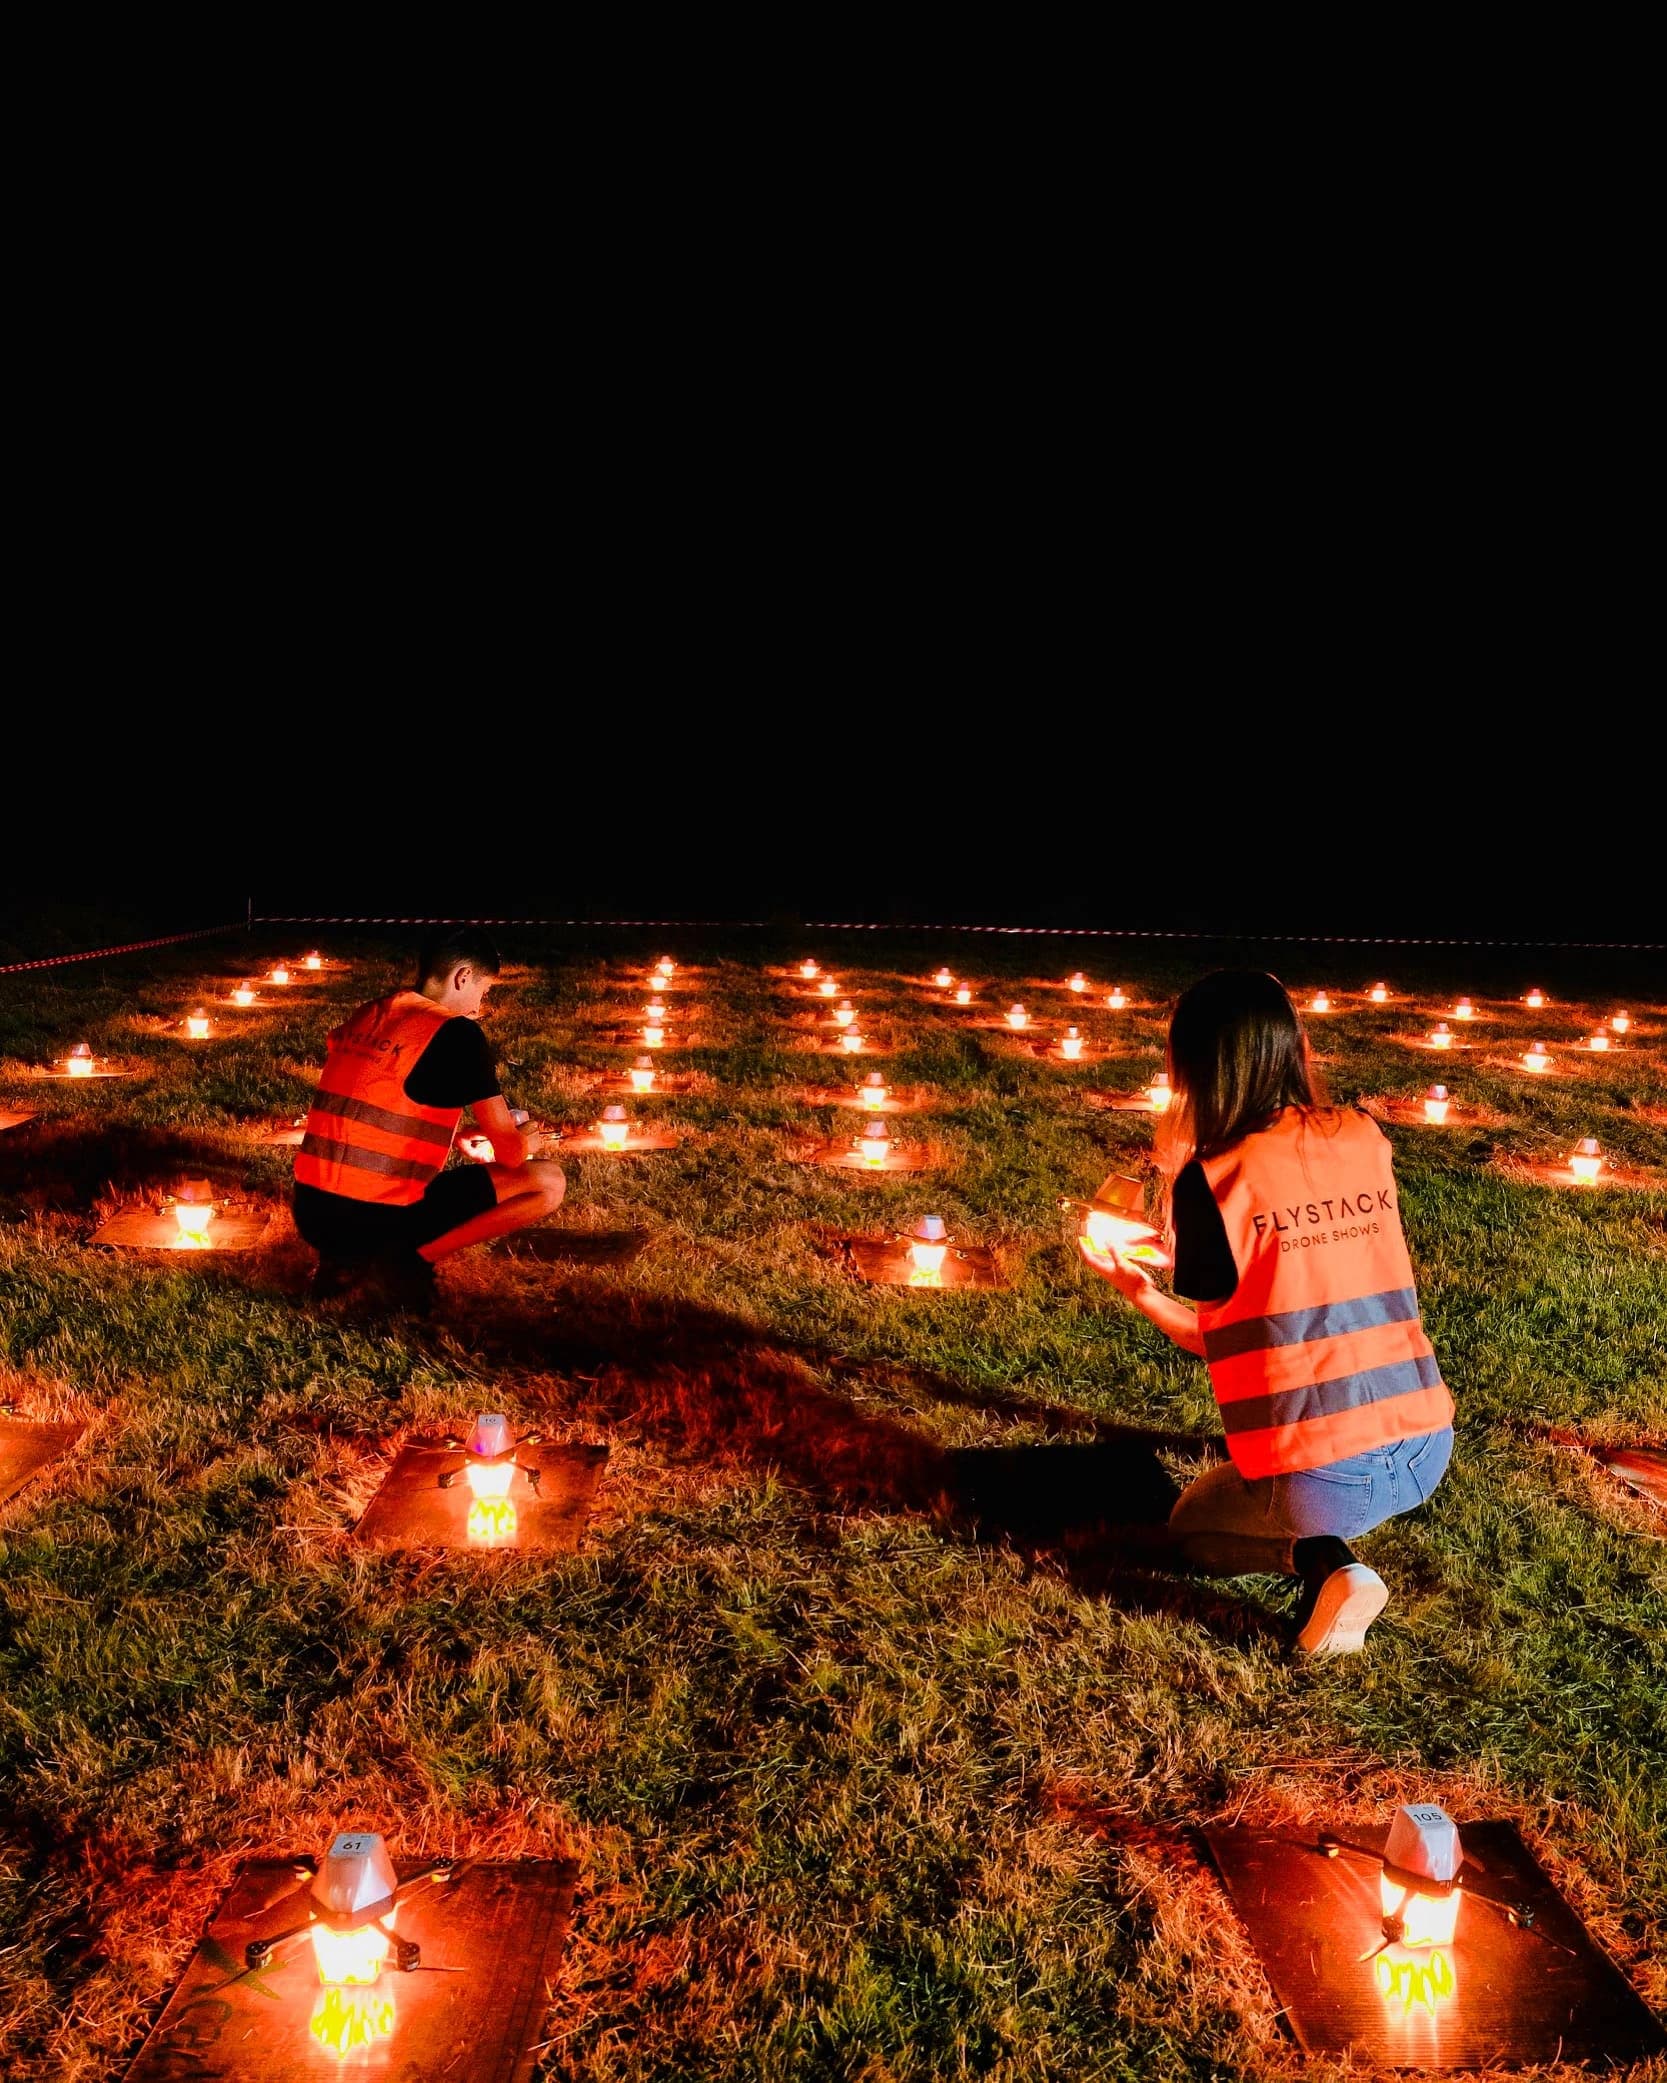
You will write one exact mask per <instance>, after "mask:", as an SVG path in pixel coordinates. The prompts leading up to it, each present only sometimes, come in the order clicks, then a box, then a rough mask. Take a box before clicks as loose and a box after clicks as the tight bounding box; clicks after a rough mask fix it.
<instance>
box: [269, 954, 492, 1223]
mask: <svg viewBox="0 0 1667 2083" xmlns="http://www.w3.org/2000/svg"><path fill="white" fill-rule="evenodd" d="M457 1017H458V1015H456V1014H454V1013H444V1012H441V1010H440V1009H439V1007H438V1006H436V1005H433V1004H431V1003H430V1001H429V1000H428V999H426V998H424V997H423V996H422V994H421V993H420V992H417V991H398V992H396V993H395V994H394V996H393V997H392V998H380V999H378V1000H377V1001H376V1003H375V1004H374V1005H362V1006H360V1008H359V1010H358V1011H357V1012H356V1013H354V1014H353V1015H352V1016H351V1017H350V1018H349V1019H347V1020H344V1021H343V1022H342V1024H341V1026H340V1027H338V1028H337V1029H336V1030H335V1032H334V1033H333V1034H332V1035H331V1037H330V1052H329V1054H328V1056H327V1057H326V1058H325V1063H324V1074H323V1076H322V1077H321V1078H320V1080H319V1086H318V1090H317V1092H316V1093H315V1094H314V1095H313V1104H312V1108H311V1111H310V1112H309V1113H308V1115H307V1126H306V1130H305V1132H304V1133H303V1135H302V1138H301V1147H300V1149H299V1151H298V1152H297V1153H296V1159H295V1177H296V1180H297V1182H298V1183H299V1184H300V1185H302V1186H316V1187H318V1188H319V1189H320V1190H321V1191H323V1192H325V1193H334V1194H340V1195H342V1196H343V1197H344V1198H345V1199H347V1200H353V1201H375V1202H380V1203H384V1204H386V1205H389V1206H393V1207H409V1206H411V1204H412V1203H413V1202H415V1201H420V1200H421V1199H422V1196H423V1190H424V1188H425V1187H426V1186H427V1185H428V1182H429V1181H430V1180H431V1179H432V1178H433V1177H434V1175H435V1173H436V1172H438V1171H439V1169H440V1167H441V1166H442V1165H443V1164H444V1163H445V1161H446V1153H447V1152H448V1151H449V1150H450V1148H451V1143H452V1137H453V1135H454V1134H455V1133H456V1130H457V1124H458V1122H459V1121H460V1120H461V1119H462V1115H463V1109H462V1108H461V1107H425V1106H422V1105H419V1103H418V1102H417V1101H416V1100H413V1099H409V1098H407V1097H406V1092H405V1081H406V1079H407V1078H408V1077H409V1076H410V1075H411V1073H412V1071H413V1070H414V1069H415V1068H416V1066H417V1062H418V1060H419V1058H420V1057H421V1056H422V1053H423V1051H424V1050H425V1049H426V1048H427V1047H428V1045H429V1043H430V1042H431V1041H432V1040H433V1039H434V1037H435V1035H436V1034H438V1033H439V1031H440V1029H441V1027H442V1026H444V1024H445V1022H446V1021H447V1020H449V1019H455V1018H457Z"/></svg>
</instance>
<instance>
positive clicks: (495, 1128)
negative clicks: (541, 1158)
mask: <svg viewBox="0 0 1667 2083" xmlns="http://www.w3.org/2000/svg"><path fill="white" fill-rule="evenodd" d="M471 1111H472V1112H473V1114H474V1117H475V1126H476V1127H477V1128H478V1129H479V1130H480V1132H481V1134H482V1135H484V1136H485V1137H486V1139H487V1140H488V1142H490V1143H491V1145H492V1161H493V1163H494V1164H499V1165H504V1166H506V1167H507V1168H508V1169H509V1170H511V1171H513V1170H514V1168H515V1167H516V1166H517V1165H522V1164H525V1163H526V1161H527V1138H526V1137H525V1136H524V1135H523V1134H522V1133H521V1131H520V1129H519V1128H518V1127H517V1126H516V1125H515V1116H514V1114H513V1113H512V1112H511V1111H510V1107H509V1102H508V1101H507V1100H506V1099H505V1098H504V1096H503V1094H502V1093H495V1094H494V1095H493V1097H492V1098H491V1099H482V1100H477V1101H476V1102H475V1105H474V1107H473V1109H472V1110H471Z"/></svg>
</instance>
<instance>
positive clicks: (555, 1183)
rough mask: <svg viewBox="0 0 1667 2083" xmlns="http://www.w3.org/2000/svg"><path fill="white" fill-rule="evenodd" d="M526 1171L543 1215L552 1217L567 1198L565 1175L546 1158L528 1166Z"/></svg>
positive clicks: (558, 1166)
mask: <svg viewBox="0 0 1667 2083" xmlns="http://www.w3.org/2000/svg"><path fill="white" fill-rule="evenodd" d="M527 1170H528V1172H529V1173H530V1174H531V1176H532V1186H533V1191H534V1192H535V1193H537V1195H538V1198H539V1201H540V1203H541V1204H542V1207H543V1210H544V1213H545V1214H546V1215H553V1214H554V1213H555V1212H556V1210H557V1209H558V1208H559V1207H560V1206H561V1204H562V1202H563V1200H564V1199H565V1198H566V1197H567V1174H566V1173H565V1172H564V1171H563V1170H562V1168H561V1166H560V1165H559V1164H552V1163H551V1162H550V1161H549V1160H548V1159H547V1158H543V1159H539V1160H537V1161H535V1162H534V1163H532V1164H529V1165H528V1166H527Z"/></svg>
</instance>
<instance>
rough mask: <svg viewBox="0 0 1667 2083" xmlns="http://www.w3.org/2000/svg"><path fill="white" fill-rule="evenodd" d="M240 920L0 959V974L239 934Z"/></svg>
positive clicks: (53, 966) (50, 967)
mask: <svg viewBox="0 0 1667 2083" xmlns="http://www.w3.org/2000/svg"><path fill="white" fill-rule="evenodd" d="M243 928H244V921H243V920H242V919H234V920H233V921H232V923H231V924H230V925H229V926H199V927H198V928H197V929H196V930H195V931H194V932H191V933H160V934H158V935H157V937H156V938H155V939H154V940H124V941H122V942H121V943H120V944H119V945H118V946H116V947H89V948H83V949H82V950H81V952H80V954H78V955H37V956H36V957H35V959H34V960H33V961H32V962H0V976H16V975H18V974H19V973H20V972H21V971H23V970H25V969H61V968H62V967H63V966H64V964H65V963H66V962H97V961H99V960H100V959H101V958H102V957H103V956H105V955H136V954H138V953H140V952H141V951H142V950H143V949H145V948H148V947H177V946H178V945H179V944H180V942H181V941H184V940H213V939H215V938H216V936H217V935H219V934H221V933H241V932H242V931H243Z"/></svg>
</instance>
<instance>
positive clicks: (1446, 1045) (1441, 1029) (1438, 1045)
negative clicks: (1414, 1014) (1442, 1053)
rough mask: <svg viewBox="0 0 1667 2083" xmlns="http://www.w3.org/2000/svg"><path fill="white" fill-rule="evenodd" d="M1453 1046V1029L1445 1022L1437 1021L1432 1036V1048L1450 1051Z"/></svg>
mask: <svg viewBox="0 0 1667 2083" xmlns="http://www.w3.org/2000/svg"><path fill="white" fill-rule="evenodd" d="M1452 1046H1453V1030H1452V1028H1451V1027H1449V1026H1448V1024H1447V1022H1446V1021H1445V1020H1437V1022H1436V1023H1435V1030H1434V1032H1433V1033H1432V1034H1431V1036H1430V1047H1431V1048H1432V1049H1450V1048H1451V1047H1452Z"/></svg>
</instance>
